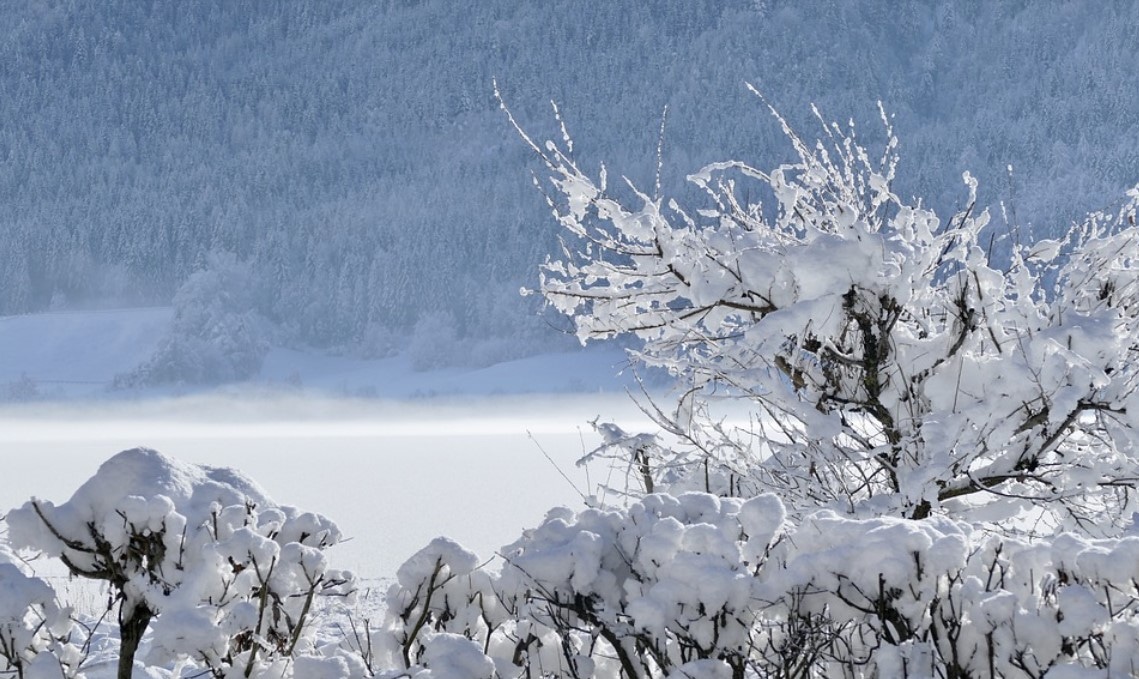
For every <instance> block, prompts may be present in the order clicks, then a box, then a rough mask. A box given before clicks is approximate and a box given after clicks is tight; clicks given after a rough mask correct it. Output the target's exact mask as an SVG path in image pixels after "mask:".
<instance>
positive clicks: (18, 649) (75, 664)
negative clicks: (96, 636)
mask: <svg viewBox="0 0 1139 679" xmlns="http://www.w3.org/2000/svg"><path fill="white" fill-rule="evenodd" d="M80 641H81V637H80V635H79V634H78V629H77V626H76V625H75V623H74V622H73V621H72V618H71V611H70V610H69V609H68V608H66V607H62V606H60V605H59V603H58V602H57V601H56V597H55V591H54V590H53V589H52V588H51V586H50V585H48V584H47V582H45V581H44V580H42V579H40V578H37V577H34V576H32V575H31V574H30V573H29V572H28V569H27V567H26V566H24V564H22V563H21V562H20V561H19V559H18V558H16V556H15V555H14V554H12V553H11V552H10V551H9V550H8V549H7V547H5V546H4V545H2V544H0V676H11V677H16V679H47V678H49V677H51V678H52V679H82V677H83V674H82V673H81V672H80V671H79V668H80V665H81V664H82V661H83V658H84V656H83V651H82V644H81V643H79V642H80Z"/></svg>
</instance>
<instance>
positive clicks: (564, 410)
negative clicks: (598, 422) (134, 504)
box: [0, 394, 644, 579]
mask: <svg viewBox="0 0 1139 679" xmlns="http://www.w3.org/2000/svg"><path fill="white" fill-rule="evenodd" d="M598 416H601V418H602V419H603V420H605V419H616V420H619V421H622V422H636V421H638V420H643V419H644V415H643V414H641V413H640V412H639V411H638V410H637V409H636V407H635V406H634V405H633V404H632V403H631V402H630V400H629V399H628V398H627V397H626V396H624V395H623V394H610V395H604V396H597V395H592V396H548V397H534V396H529V397H522V396H498V397H494V396H483V397H462V398H453V399H448V400H419V401H366V400H350V399H334V398H328V399H306V398H302V397H295V396H284V397H262V398H259V399H252V400H249V399H240V398H237V397H226V396H215V397H186V398H172V399H165V400H161V401H157V402H148V403H137V402H129V403H106V404H100V405H74V404H61V405H52V406H44V405H42V404H41V405H38V406H35V407H33V406H10V407H8V408H5V409H3V410H0V450H2V451H3V452H4V461H5V468H6V469H5V473H4V474H3V476H2V477H0V478H2V481H0V506H3V507H4V508H6V509H7V508H12V507H16V506H19V505H20V504H22V503H23V502H25V501H26V500H28V499H29V498H30V497H32V496H35V497H39V498H42V499H45V500H51V501H53V502H56V503H62V502H63V501H65V500H67V499H68V498H69V497H70V495H71V493H72V492H74V491H75V489H77V488H78V487H79V486H80V485H81V484H82V483H83V482H84V481H86V480H87V479H88V478H90V477H91V476H92V475H93V474H94V473H95V471H96V470H97V469H98V467H99V465H100V464H101V463H102V462H103V461H104V460H106V459H107V458H108V457H110V456H111V455H113V454H114V453H117V452H119V451H121V450H125V449H128V448H133V447H138V446H145V447H150V448H154V449H157V450H159V451H162V452H164V453H167V454H169V455H173V456H175V457H177V458H179V459H181V460H184V461H186V462H193V463H199V464H205V465H211V466H226V467H233V468H236V469H239V470H241V471H242V472H244V473H246V474H247V475H249V476H250V477H252V478H253V479H254V480H256V481H257V482H258V483H260V484H261V485H262V486H263V487H264V489H265V490H266V491H267V492H268V493H269V495H270V496H271V497H272V498H273V499H274V500H276V501H277V502H278V503H281V504H287V505H295V506H298V507H301V508H304V509H306V510H309V511H317V512H320V513H322V514H325V515H327V516H328V517H329V518H331V519H333V520H335V521H336V522H337V523H338V524H339V525H340V527H341V530H342V531H343V532H344V534H345V535H346V536H347V537H348V538H349V539H348V540H347V541H346V542H344V543H343V544H341V545H337V546H336V547H334V548H333V549H332V550H331V551H330V553H329V558H330V561H331V562H332V564H333V565H334V566H336V567H339V568H348V569H351V570H353V571H355V572H356V573H358V574H359V575H360V576H361V577H362V578H365V579H377V578H378V579H383V578H388V577H390V576H392V575H393V574H394V573H395V571H396V569H397V568H398V567H399V565H400V564H401V563H402V562H403V561H404V560H405V559H406V558H407V557H409V556H411V555H412V554H413V553H414V552H415V551H416V550H418V549H419V548H421V547H423V546H424V545H426V544H427V543H428V542H429V541H430V540H431V539H432V538H434V537H436V536H439V535H446V536H449V537H451V538H453V539H454V540H456V541H458V542H459V543H461V544H463V545H464V546H466V547H467V548H468V549H471V550H472V551H474V552H475V553H477V554H479V555H480V556H485V557H490V556H491V555H493V553H494V551H495V550H497V549H498V548H499V547H501V546H502V545H504V544H506V543H508V542H510V541H512V540H514V539H515V538H517V537H518V535H519V534H520V533H521V531H522V530H523V529H524V528H527V527H533V526H535V525H537V523H538V522H539V521H540V520H541V519H542V517H543V515H544V514H545V512H546V511H547V510H548V509H550V508H551V507H554V506H558V505H566V506H572V507H579V506H580V505H581V500H582V498H581V496H580V494H579V492H582V493H589V492H592V490H591V489H592V488H593V487H594V486H595V485H596V483H597V481H599V480H602V479H599V478H598V477H597V474H599V473H605V472H606V470H605V469H604V468H602V469H594V470H589V469H585V468H578V467H576V466H575V462H576V461H577V459H578V458H580V457H581V456H582V455H583V454H584V453H585V452H588V451H589V450H592V449H593V448H594V447H596V445H597V444H598V441H599V439H598V437H597V434H596V433H594V432H593V430H592V429H591V428H590V426H589V424H588V420H591V419H593V418H596V417H598ZM590 473H592V474H593V476H592V477H591V476H590Z"/></svg>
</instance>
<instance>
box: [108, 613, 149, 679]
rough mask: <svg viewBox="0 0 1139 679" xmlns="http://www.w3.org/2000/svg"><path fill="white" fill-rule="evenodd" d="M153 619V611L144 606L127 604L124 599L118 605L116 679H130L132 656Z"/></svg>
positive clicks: (132, 667)
mask: <svg viewBox="0 0 1139 679" xmlns="http://www.w3.org/2000/svg"><path fill="white" fill-rule="evenodd" d="M128 605H129V606H130V608H129V610H128ZM153 617H154V611H152V610H150V608H148V607H147V605H146V604H144V603H142V602H136V603H134V604H128V603H127V600H126V599H124V600H123V602H122V603H121V604H119V640H120V646H119V673H118V675H116V677H117V679H131V675H132V674H133V672H134V655H135V652H136V651H138V645H139V644H140V643H142V635H143V634H146V628H147V627H148V626H149V625H150V620H151V619H152V618H153Z"/></svg>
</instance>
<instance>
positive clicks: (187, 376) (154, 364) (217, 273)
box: [116, 252, 269, 387]
mask: <svg viewBox="0 0 1139 679" xmlns="http://www.w3.org/2000/svg"><path fill="white" fill-rule="evenodd" d="M257 289H258V284H257V279H256V277H255V276H254V274H253V271H252V269H251V268H250V267H249V265H248V264H246V263H243V262H240V261H238V260H237V258H236V257H235V256H234V255H233V254H231V253H226V252H215V253H211V254H210V255H209V256H208V257H207V260H206V264H205V267H204V268H203V269H202V270H200V271H198V272H196V273H194V274H193V275H191V276H190V277H189V278H188V279H187V280H186V282H185V283H183V284H182V286H181V287H180V288H178V292H177V293H175V295H174V319H173V321H172V322H171V326H170V329H169V331H168V332H167V334H166V336H165V337H163V338H162V340H161V341H160V342H159V345H158V348H157V349H156V350H155V352H154V354H153V355H152V356H151V357H150V358H148V359H147V360H146V362H144V363H143V364H142V365H140V366H139V367H137V368H135V369H134V370H133V371H131V372H130V373H128V374H126V375H122V376H120V377H118V378H117V379H116V384H117V385H118V386H121V387H137V386H152V385H157V384H169V383H179V384H181V383H186V384H212V383H218V382H231V381H235V380H243V379H248V378H250V377H253V376H255V375H257V373H258V372H259V371H260V370H261V364H262V361H263V360H264V358H265V354H266V353H267V352H268V350H269V342H268V340H267V338H266V335H267V332H266V327H267V322H266V321H265V319H264V318H262V317H261V316H260V314H258V313H257V312H256V311H255V309H256V294H257Z"/></svg>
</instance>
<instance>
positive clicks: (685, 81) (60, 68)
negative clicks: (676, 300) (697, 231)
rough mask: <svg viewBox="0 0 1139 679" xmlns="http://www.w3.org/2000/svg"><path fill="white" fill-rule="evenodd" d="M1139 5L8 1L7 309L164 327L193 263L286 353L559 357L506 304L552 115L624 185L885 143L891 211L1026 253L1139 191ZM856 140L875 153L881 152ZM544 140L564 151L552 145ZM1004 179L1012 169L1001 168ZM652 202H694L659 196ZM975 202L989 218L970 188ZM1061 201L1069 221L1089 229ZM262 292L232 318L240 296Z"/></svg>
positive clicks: (531, 229) (528, 311)
mask: <svg viewBox="0 0 1139 679" xmlns="http://www.w3.org/2000/svg"><path fill="white" fill-rule="evenodd" d="M1136 11H1137V10H1136V9H1135V8H1134V6H1133V5H1132V4H1131V3H1127V2H1109V3H1097V4H1096V5H1095V6H1088V5H1084V4H1076V3H1053V2H1048V3H1022V2H1001V3H984V2H979V1H975V2H951V1H948V0H946V1H931V2H912V3H906V4H905V6H900V5H899V4H898V3H894V2H889V1H887V0H879V1H876V2H869V3H858V5H857V6H855V5H853V4H850V3H844V2H839V1H837V0H835V1H828V2H820V3H812V4H811V5H810V6H799V4H798V3H790V2H779V1H775V0H757V1H755V2H744V1H743V0H740V1H738V2H726V3H722V2H711V1H701V2H692V1H690V0H666V1H662V2H652V3H631V2H617V3H602V4H592V5H589V6H588V7H584V6H582V5H579V4H577V3H527V2H521V1H520V0H488V1H486V2H478V3H461V4H460V3H453V2H445V1H444V0H426V1H423V2H415V1H409V0H398V1H397V0H390V1H386V2H366V1H353V0H332V1H329V0H297V1H293V2H284V3H231V2H223V1H222V0H212V1H203V2H195V3H183V2H174V1H155V2H138V1H136V0H110V1H108V2H101V3H82V2H73V1H54V0H48V1H45V2H38V3H6V4H5V5H4V9H3V13H4V20H3V21H2V22H0V24H2V25H3V28H2V29H0V313H3V314H12V313H23V312H29V311H35V310H41V309H46V308H50V307H52V306H53V305H54V306H55V307H84V306H96V305H114V304H166V303H169V302H170V300H171V299H172V298H173V297H174V294H175V292H176V291H177V290H178V289H179V287H180V286H182V285H183V284H184V283H185V282H186V281H187V280H188V279H189V277H190V276H191V274H193V273H195V272H196V271H199V270H202V269H203V268H206V267H208V264H209V261H211V260H210V255H211V253H229V254H232V255H233V256H234V257H236V259H237V260H238V261H240V262H243V263H246V264H247V265H248V266H249V267H250V268H251V270H252V271H253V273H254V280H255V287H256V289H255V290H254V291H253V294H252V296H251V297H252V299H253V300H255V301H254V304H255V305H256V311H257V312H258V313H259V314H260V315H261V316H262V317H264V318H266V319H268V320H269V321H270V322H271V323H272V324H273V325H274V326H275V327H276V328H278V330H279V336H278V337H277V338H276V341H279V342H286V343H305V344H311V345H316V346H322V347H328V348H341V349H353V350H362V351H365V352H367V351H371V352H379V351H384V350H386V349H387V348H389V347H391V346H397V345H398V344H399V342H400V339H399V338H400V337H403V336H406V335H407V334H408V333H410V332H412V330H413V329H414V327H415V326H416V324H417V323H419V324H420V327H421V328H438V327H444V326H449V327H451V328H452V329H453V331H454V335H455V337H456V338H458V339H460V340H462V339H464V338H465V339H478V340H480V342H481V343H480V346H481V349H480V351H481V354H480V357H481V358H482V359H484V360H492V359H493V358H495V357H497V356H499V355H505V354H506V353H510V352H512V351H519V350H524V349H525V347H526V346H527V345H529V346H533V345H534V344H535V343H537V342H545V341H548V339H549V338H550V337H553V336H555V333H552V332H551V331H550V330H549V327H548V325H549V324H556V323H557V322H558V321H557V320H556V319H553V318H551V319H543V318H539V317H538V315H537V313H536V312H537V304H538V302H537V301H536V300H535V299H534V298H530V299H529V300H522V299H520V298H519V296H518V290H519V288H520V287H521V286H524V285H528V286H533V285H535V284H536V275H535V273H534V272H535V270H536V267H537V265H538V264H539V263H540V262H541V261H542V259H543V258H544V257H545V255H546V253H549V252H552V251H554V249H555V248H556V247H557V240H556V233H555V230H554V228H553V226H552V225H551V223H550V221H549V219H548V208H547V207H546V205H545V203H544V201H543V199H542V196H541V195H540V194H539V193H538V192H537V191H534V190H532V188H531V187H529V186H528V184H527V182H526V177H525V175H520V173H519V170H518V168H519V167H522V166H523V165H524V164H525V158H526V154H527V153H528V150H526V149H525V148H524V147H523V146H522V145H521V144H520V143H518V141H517V139H516V138H515V137H514V136H513V132H512V131H511V130H510V129H509V128H508V126H507V125H506V124H505V121H504V118H503V116H502V114H501V112H500V111H499V110H498V102H497V101H496V100H495V98H494V96H493V89H492V79H493V78H496V77H497V79H498V82H499V84H500V88H501V91H502V94H503V96H504V97H505V98H506V99H507V100H508V101H509V103H510V104H511V107H512V109H513V110H514V111H515V114H516V115H517V116H518V117H519V118H520V119H521V120H522V122H523V123H524V124H527V125H530V124H532V125H533V126H535V127H540V126H541V125H545V124H552V123H551V122H550V121H551V118H550V116H549V115H548V112H549V109H548V105H547V101H548V100H551V99H553V100H556V101H558V102H559V104H560V107H561V111H562V114H563V116H564V118H565V119H566V122H567V124H568V125H569V126H570V128H571V130H572V131H573V132H574V134H575V136H576V137H577V138H579V139H583V140H588V146H587V147H585V148H579V149H577V156H578V158H579V159H580V160H581V161H582V162H584V163H587V164H588V163H597V162H599V160H600V159H601V158H602V157H604V158H605V159H606V162H607V163H609V164H610V171H611V173H613V174H614V175H615V176H616V175H621V174H626V175H628V176H629V178H630V179H631V180H632V181H633V182H635V183H636V184H637V185H638V186H640V187H642V188H645V189H651V187H652V184H653V181H654V176H653V173H654V168H655V166H656V154H657V145H658V130H659V128H660V120H661V115H662V111H663V110H664V109H665V107H666V106H667V107H668V120H667V129H666V134H665V143H664V146H663V154H664V156H665V158H664V160H665V162H664V167H666V168H692V167H698V166H699V165H700V164H702V163H704V162H707V161H710V160H713V159H722V158H724V157H741V156H748V157H757V156H758V157H764V158H778V157H781V156H782V155H784V153H785V151H786V146H785V145H786V143H787V142H786V140H784V139H783V138H782V134H781V131H780V130H779V127H778V125H776V124H774V123H770V124H769V123H767V122H763V123H759V124H757V123H756V122H755V120H754V119H755V117H756V116H757V115H762V114H761V113H757V111H758V110H759V108H758V107H756V106H755V101H754V97H753V96H752V95H750V94H749V93H747V91H746V90H745V89H744V87H743V81H744V80H745V79H746V80H748V81H750V82H753V83H755V84H756V85H757V86H758V87H760V88H761V89H762V90H763V92H764V93H765V94H766V95H767V96H768V97H770V98H771V100H772V101H773V102H774V103H775V104H777V105H778V106H779V108H780V109H781V110H783V111H784V112H786V113H787V114H788V115H789V118H790V120H791V122H792V123H793V124H795V125H796V126H797V127H799V128H800V129H802V128H805V127H806V126H808V125H811V124H812V123H811V122H810V120H809V118H810V116H811V111H810V108H809V105H808V104H809V103H810V102H815V103H817V104H818V105H819V107H820V109H822V111H823V115H824V117H825V118H827V119H831V118H836V119H840V120H841V119H845V118H847V117H853V118H855V119H857V120H873V119H874V116H875V109H874V102H875V99H879V98H880V99H881V100H882V101H883V102H884V104H885V106H886V108H887V110H888V111H890V112H891V113H893V114H894V115H895V116H896V117H895V123H896V129H897V133H898V136H899V137H900V138H901V139H902V140H903V144H904V148H903V151H904V156H905V158H906V163H907V164H908V167H907V168H906V169H907V172H905V173H903V177H904V179H902V180H901V181H900V182H899V186H898V187H897V189H898V190H899V192H900V193H902V194H903V195H910V194H916V195H925V196H928V197H929V198H930V200H931V201H933V202H935V203H938V205H935V206H934V207H938V208H942V209H952V208H954V207H959V206H958V205H956V202H959V200H960V195H959V193H955V192H954V191H953V189H955V188H956V187H957V186H958V185H959V180H958V179H957V178H958V177H959V176H960V173H961V171H962V170H964V169H966V168H968V169H971V170H972V171H973V172H974V173H975V174H977V175H978V176H980V177H981V179H982V183H981V186H982V187H988V188H987V189H984V188H983V192H982V195H981V196H980V201H981V203H984V204H989V203H992V202H995V201H997V200H1003V201H1004V202H1005V204H1006V208H1007V211H1008V213H1009V215H1010V216H1009V222H1010V223H1013V224H1018V225H1021V226H1022V227H1023V229H1024V237H1026V238H1027V237H1030V236H1031V235H1032V234H1031V233H1030V232H1029V226H1030V225H1031V227H1032V229H1034V232H1035V234H1036V235H1037V236H1039V235H1043V234H1046V233H1054V232H1059V231H1061V230H1065V229H1066V227H1067V226H1068V224H1069V222H1070V220H1071V218H1072V217H1074V216H1075V213H1076V212H1077V211H1078V210H1082V209H1086V208H1087V207H1088V206H1089V205H1092V206H1094V205H1097V204H1101V203H1106V202H1107V201H1108V196H1115V195H1118V193H1119V191H1120V190H1121V189H1122V188H1123V187H1124V186H1125V185H1127V184H1128V183H1129V182H1131V181H1133V180H1134V177H1135V176H1136V175H1137V174H1139V159H1137V157H1136V155H1135V153H1134V147H1135V143H1134V142H1135V140H1136V137H1137V136H1139V114H1137V112H1139V101H1137V96H1139V95H1137V92H1136V89H1135V88H1134V87H1133V83H1134V79H1135V76H1136V74H1137V73H1139V68H1137V66H1139V54H1136V52H1135V51H1134V50H1133V49H1131V47H1132V46H1133V40H1132V35H1131V31H1132V28H1133V27H1134V26H1135V25H1136V20H1137V17H1136V16H1135V14H1136ZM864 133H865V136H866V137H867V138H868V139H870V140H871V141H873V137H874V135H875V134H880V132H879V131H878V130H876V129H867V130H865V131H864ZM553 134H554V133H553V132H552V131H551V132H550V135H551V136H553ZM1008 165H1013V166H1014V171H1013V172H1012V173H1011V174H1009V173H1008V172H1007V170H1006V166H1008ZM662 182H663V187H664V190H665V192H666V193H668V192H672V193H676V192H686V191H690V190H691V189H689V188H686V187H685V185H684V183H683V177H682V176H680V175H679V174H678V173H676V172H675V171H673V172H671V173H670V172H669V171H667V170H666V172H665V174H664V176H663V177H662ZM986 190H987V192H988V193H987V194H985V193H984V191H986ZM1077 206H1078V207H1077ZM248 292H249V291H244V292H243V294H245V293H248Z"/></svg>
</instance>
